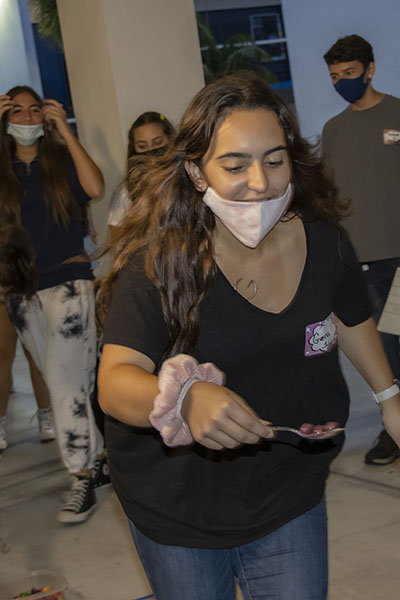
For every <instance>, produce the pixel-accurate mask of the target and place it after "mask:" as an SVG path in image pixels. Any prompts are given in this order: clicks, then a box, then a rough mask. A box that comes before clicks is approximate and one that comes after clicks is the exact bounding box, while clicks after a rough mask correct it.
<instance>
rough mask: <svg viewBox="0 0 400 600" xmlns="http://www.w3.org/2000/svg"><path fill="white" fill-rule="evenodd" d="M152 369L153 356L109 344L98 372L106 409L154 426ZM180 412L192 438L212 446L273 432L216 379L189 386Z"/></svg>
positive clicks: (155, 386) (155, 382)
mask: <svg viewBox="0 0 400 600" xmlns="http://www.w3.org/2000/svg"><path fill="white" fill-rule="evenodd" d="M153 370H154V363H153V361H151V360H150V358H148V357H147V356H145V355H144V354H142V353H140V352H137V351H135V350H132V349H130V348H127V347H124V346H118V345H115V344H106V345H105V346H104V349H103V356H102V359H101V363H100V370H99V376H98V386H99V403H100V406H101V408H102V409H103V410H104V412H105V413H106V414H108V415H110V416H112V417H114V418H116V419H118V420H119V421H122V422H123V423H127V424H128V425H134V426H136V427H151V425H150V422H149V414H150V412H151V411H152V409H153V405H154V399H155V397H156V395H157V394H158V391H159V390H158V377H156V376H155V375H153V374H152V373H153ZM182 416H183V418H184V419H185V421H186V422H187V424H188V425H189V428H190V431H191V434H192V437H193V439H194V440H195V441H197V442H199V443H200V444H202V445H203V446H206V447H207V448H211V449H213V450H221V449H223V448H236V447H237V446H240V445H241V444H255V443H257V442H259V441H260V439H261V438H266V437H273V434H272V432H271V430H270V429H269V427H268V426H267V425H266V424H265V423H263V422H262V421H261V420H260V419H259V417H258V416H257V415H256V414H255V413H254V411H253V410H252V409H251V408H250V407H249V406H248V404H247V403H246V402H245V401H244V400H243V399H242V398H240V396H238V395H237V394H235V393H234V392H232V391H231V390H228V389H227V388H225V387H223V386H219V385H216V384H213V383H205V382H204V383H203V382H199V383H195V384H194V385H193V386H192V387H191V388H190V389H189V391H188V393H187V394H186V396H185V400H184V402H183V406H182Z"/></svg>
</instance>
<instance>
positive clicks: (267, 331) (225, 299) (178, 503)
mask: <svg viewBox="0 0 400 600" xmlns="http://www.w3.org/2000/svg"><path fill="white" fill-rule="evenodd" d="M303 222H304V227H305V233H306V239H307V258H306V263H305V267H304V271H303V274H302V277H301V280H300V283H299V286H298V289H297V291H296V294H295V296H294V298H293V300H292V301H291V303H290V304H289V306H287V307H286V308H285V309H284V310H283V311H282V312H280V313H279V314H275V313H270V312H267V311H264V310H261V309H259V308H257V307H255V306H254V305H252V304H251V303H249V302H248V301H247V300H246V299H245V298H243V297H242V296H241V295H240V294H239V293H238V292H236V291H235V290H234V288H233V287H232V286H231V284H230V283H229V281H228V280H227V279H226V278H225V276H224V275H223V273H222V272H221V271H220V270H219V269H218V270H217V273H216V276H215V278H214V280H213V283H212V285H211V288H210V290H209V291H208V293H207V296H206V297H205V299H204V300H203V302H202V303H201V305H200V333H199V338H198V341H197V345H196V348H195V351H194V352H193V356H194V357H195V358H196V359H197V360H198V361H199V362H213V363H214V364H215V365H216V366H217V367H218V368H219V369H221V370H222V371H223V372H224V373H225V375H226V383H225V385H226V387H228V388H229V389H232V390H233V391H235V392H236V393H237V394H239V395H240V396H241V397H242V398H244V399H245V400H246V402H247V403H248V404H249V405H250V406H251V407H252V408H253V409H254V410H255V411H256V412H257V414H258V415H259V416H260V417H261V418H262V419H267V420H269V421H272V422H273V423H275V424H277V425H278V424H279V425H289V426H292V427H298V426H299V425H301V424H302V423H304V422H310V423H314V424H321V423H325V422H327V421H338V422H339V423H340V425H342V426H344V425H345V423H346V420H347V417H348V408H349V395H348V391H347V386H346V384H345V381H344V378H343V375H342V372H341V369H340V366H339V360H338V348H337V334H336V328H335V324H334V316H333V315H334V314H336V315H337V316H338V317H339V318H340V319H341V320H342V321H343V322H344V324H345V325H347V326H354V325H357V324H359V323H361V322H363V321H365V320H366V319H368V318H369V317H370V307H369V302H368V297H367V291H366V288H365V283H364V279H363V275H362V272H361V270H360V267H359V264H358V261H357V259H356V256H355V254H354V251H353V249H352V247H351V244H350V242H349V240H348V237H347V235H346V233H345V232H344V231H343V230H339V229H335V228H333V227H328V226H327V225H324V224H322V223H319V222H307V221H305V220H304V221H303ZM104 344H117V345H120V346H127V347H129V348H133V349H134V350H137V351H139V352H142V353H143V354H145V355H147V356H148V357H150V358H151V359H152V361H154V363H155V364H156V365H157V364H160V361H161V360H162V356H163V354H164V352H165V349H166V347H167V345H168V331H167V327H166V324H165V321H164V317H163V312H162V306H161V300H160V296H159V292H158V291H157V289H156V287H155V286H154V285H153V284H152V283H151V282H150V281H149V280H148V278H147V277H146V275H145V273H144V269H143V264H142V260H141V259H140V258H138V257H132V259H131V260H130V262H129V263H128V264H127V265H126V266H125V267H124V269H123V270H122V271H121V273H120V275H119V277H118V280H117V283H116V286H115V289H114V292H113V298H112V302H111V305H110V309H109V313H108V316H107V320H106V325H105V332H104ZM106 438H107V448H108V454H109V459H110V465H111V474H112V479H113V483H114V486H115V489H116V492H117V494H118V496H119V499H120V501H121V503H122V505H123V508H124V510H125V512H126V514H127V515H128V517H129V518H130V519H131V520H132V521H133V522H134V523H135V525H136V526H137V527H138V528H139V529H140V530H141V531H142V532H143V533H144V534H145V535H147V536H149V537H150V538H152V539H153V540H155V541H156V542H159V543H162V544H170V545H178V546H186V547H196V548H211V549H212V548H231V547H235V546H239V545H242V544H246V543H249V542H251V541H254V540H256V539H259V538H261V537H263V536H264V535H267V534H269V533H271V532H272V531H274V530H276V529H278V528H279V527H281V526H282V525H284V524H285V523H287V522H288V521H290V520H292V519H294V518H296V517H298V516H300V515H301V514H303V513H304V512H306V511H307V510H309V509H311V508H312V507H313V506H315V505H316V504H317V503H318V502H319V501H320V499H321V497H322V495H323V493H324V487H325V481H326V478H327V476H328V473H329V465H330V463H331V461H332V460H333V459H334V458H335V457H336V456H337V454H338V453H339V451H340V449H341V447H342V445H343V442H344V435H343V434H342V435H339V436H337V437H335V438H332V439H330V440H325V441H320V442H318V441H305V440H301V439H300V438H297V437H296V438H295V436H294V435H293V434H279V437H278V439H276V440H274V441H263V442H262V443H259V444H256V445H246V446H243V447H241V448H238V449H235V450H224V451H213V450H209V449H207V448H205V447H203V446H201V445H200V444H197V443H196V444H193V445H191V446H186V447H181V448H168V447H167V446H165V445H164V444H163V442H162V439H161V437H160V435H159V433H158V432H157V431H156V430H154V429H141V428H135V427H131V426H128V425H125V424H123V423H120V422H118V421H116V420H115V419H113V418H110V417H108V418H107V424H106Z"/></svg>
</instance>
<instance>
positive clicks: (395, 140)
mask: <svg viewBox="0 0 400 600" xmlns="http://www.w3.org/2000/svg"><path fill="white" fill-rule="evenodd" d="M383 143H384V144H400V130H399V129H384V130H383Z"/></svg>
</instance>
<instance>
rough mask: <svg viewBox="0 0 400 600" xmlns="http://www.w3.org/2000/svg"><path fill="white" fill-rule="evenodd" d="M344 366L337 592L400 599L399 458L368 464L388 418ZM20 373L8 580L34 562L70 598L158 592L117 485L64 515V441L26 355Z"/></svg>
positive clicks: (2, 552) (1, 462)
mask: <svg viewBox="0 0 400 600" xmlns="http://www.w3.org/2000/svg"><path fill="white" fill-rule="evenodd" d="M345 371H346V374H347V378H348V381H349V385H350V389H351V394H352V414H351V419H350V422H349V425H348V433H347V443H346V447H345V450H344V451H343V453H342V454H341V455H340V456H339V458H338V459H337V460H336V462H335V463H334V465H333V468H332V474H331V476H330V479H329V483H328V492H327V498H328V510H329V531H330V542H329V544H330V579H331V585H330V594H329V600H387V599H391V600H396V599H397V598H400V592H399V589H400V567H399V565H400V460H397V461H396V462H395V463H393V464H392V465H389V466H386V467H371V466H367V465H365V464H364V463H363V454H364V451H365V450H366V449H367V448H368V447H369V446H370V445H371V442H372V441H373V439H374V437H375V436H376V435H377V433H378V432H379V429H380V416H379V412H378V410H377V408H376V406H375V404H374V402H373V401H372V400H371V399H370V395H369V390H368V388H367V386H366V385H365V384H364V383H363V382H362V381H361V379H360V378H359V377H358V375H357V374H356V373H355V372H354V371H353V370H352V368H350V367H349V365H348V364H346V365H345ZM14 381H15V388H16V393H15V394H13V396H12V398H11V401H10V406H9V428H8V432H9V442H10V447H9V449H8V450H7V451H6V452H3V454H2V455H1V456H0V581H1V580H4V579H13V578H18V577H20V576H21V575H23V574H24V573H25V572H26V571H30V570H33V569H35V568H51V569H54V570H56V571H60V572H61V573H63V574H64V575H65V577H66V578H67V580H68V582H69V588H68V592H67V594H66V600H134V599H137V598H144V597H149V596H150V595H151V591H150V589H149V586H148V584H147V582H146V578H145V576H144V574H143V571H142V569H141V567H140V564H139V562H138V559H137V555H136V553H135V550H134V548H133V546H132V543H131V540H130V535H129V531H128V527H127V524H126V521H125V519H124V516H123V514H122V511H121V508H120V506H119V503H118V500H117V499H116V497H115V494H114V493H113V491H112V489H110V488H108V489H103V490H100V491H99V493H98V502H99V506H98V509H97V511H96V512H95V513H94V514H93V516H92V517H91V518H90V520H89V521H88V522H87V523H85V524H83V525H78V526H62V525H59V524H58V523H57V522H56V520H55V517H56V514H57V511H58V510H59V508H60V507H61V504H62V493H63V492H64V491H65V490H66V489H67V487H68V478H67V475H66V474H65V471H64V469H63V468H62V466H61V462H60V460H59V457H58V452H57V448H56V445H55V443H50V444H45V445H41V444H39V443H38V432H37V422H36V418H35V416H34V414H35V404H34V400H33V397H32V394H31V389H30V384H29V380H28V377H27V369H26V366H25V363H24V359H23V357H22V356H21V354H20V353H19V354H18V357H17V360H16V362H15V365H14ZM0 600H1V599H0ZM177 600H184V599H177ZM204 600H207V599H206V598H205V599H204ZM277 600H279V599H277ZM293 600H296V599H295V598H294V599H293Z"/></svg>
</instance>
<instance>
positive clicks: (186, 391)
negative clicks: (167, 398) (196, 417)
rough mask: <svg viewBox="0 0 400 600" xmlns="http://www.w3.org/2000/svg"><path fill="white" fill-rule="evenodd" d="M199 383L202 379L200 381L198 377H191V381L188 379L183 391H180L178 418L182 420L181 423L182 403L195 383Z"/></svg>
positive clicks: (177, 405)
mask: <svg viewBox="0 0 400 600" xmlns="http://www.w3.org/2000/svg"><path fill="white" fill-rule="evenodd" d="M198 381H203V380H202V379H199V378H198V377H191V378H190V379H188V380H187V381H186V383H184V384H183V386H182V389H181V391H180V394H179V396H178V402H177V403H176V416H177V417H178V419H180V420H181V421H183V418H182V414H181V411H182V403H183V401H184V399H185V396H186V394H187V393H188V391H189V389H190V388H191V387H192V385H193V384H194V383H197V382H198Z"/></svg>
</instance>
